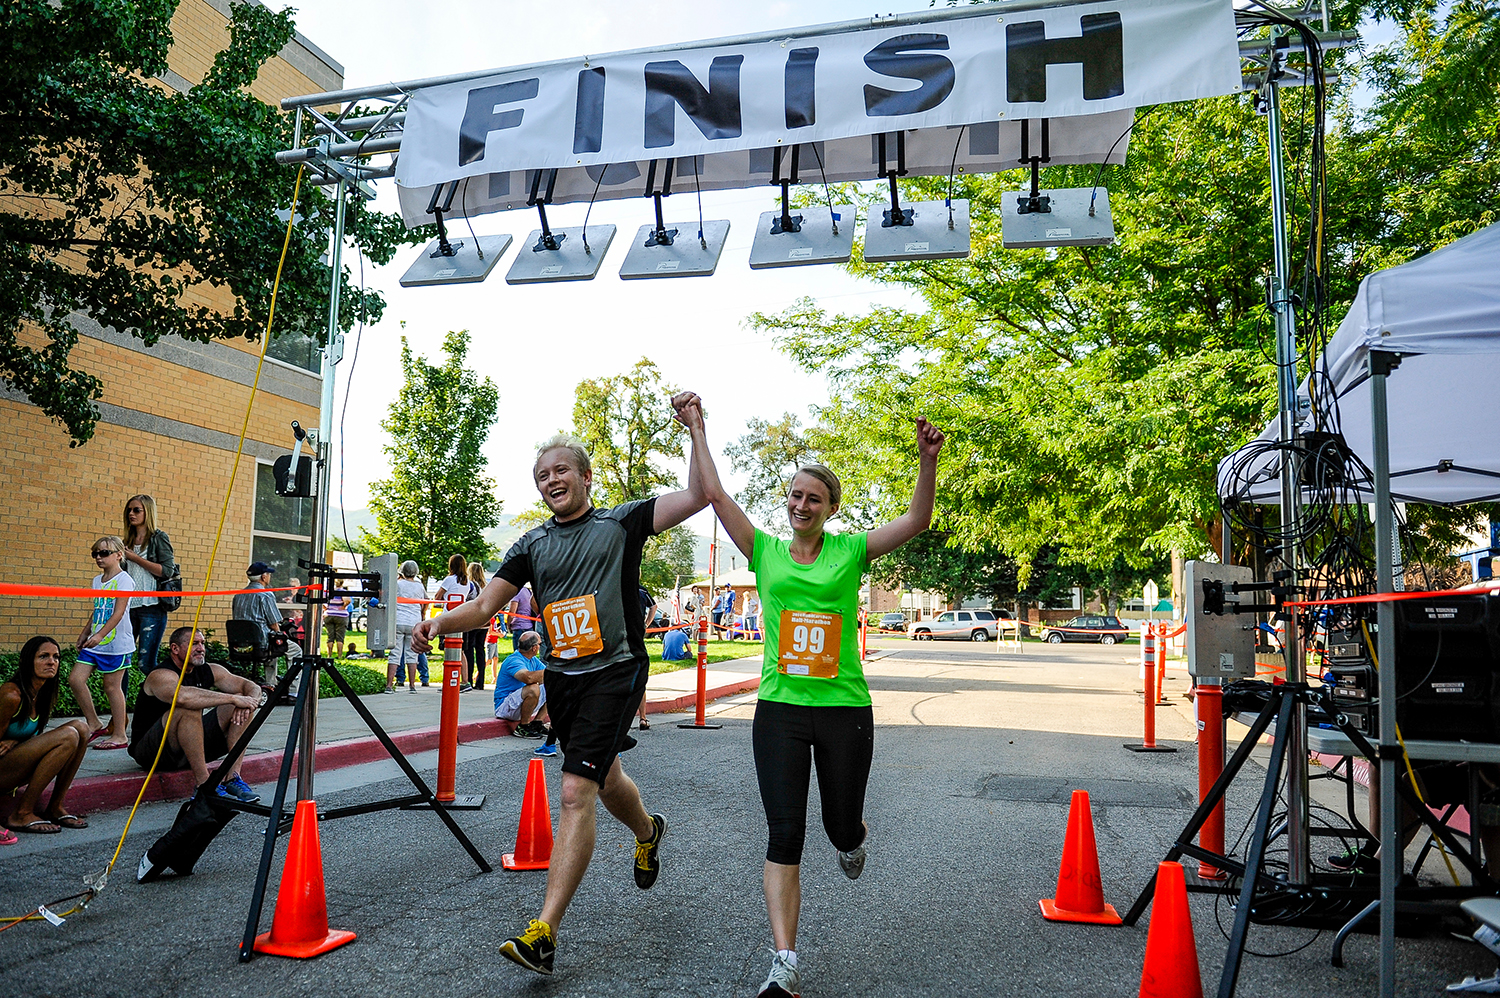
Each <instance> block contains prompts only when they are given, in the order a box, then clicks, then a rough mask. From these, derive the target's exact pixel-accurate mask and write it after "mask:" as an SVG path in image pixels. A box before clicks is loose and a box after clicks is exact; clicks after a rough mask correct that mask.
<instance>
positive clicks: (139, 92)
mask: <svg viewBox="0 0 1500 998" xmlns="http://www.w3.org/2000/svg"><path fill="white" fill-rule="evenodd" d="M176 8H177V0H133V2H126V0H110V2H95V0H8V2H7V3H6V4H5V5H4V6H3V8H0V90H3V91H4V93H5V95H6V96H5V98H4V100H3V103H0V278H3V279H0V378H3V379H4V381H5V383H6V384H7V385H9V386H11V387H13V388H16V389H19V390H21V391H23V392H25V393H26V395H27V396H28V397H29V398H30V399H31V401H32V402H34V403H35V404H36V405H38V406H40V407H41V409H42V411H43V412H45V413H46V414H47V415H48V416H49V417H51V418H53V419H55V420H57V421H59V422H61V423H62V424H64V425H65V426H66V427H67V429H68V432H69V434H70V435H71V437H72V440H73V443H74V444H75V445H76V444H80V443H84V442H86V441H87V440H89V439H90V437H92V435H93V431H94V423H95V420H96V419H97V418H98V412H97V409H96V407H95V405H94V401H95V400H96V399H98V398H100V397H102V395H103V381H102V380H101V379H100V377H99V376H98V375H96V374H92V373H89V372H87V371H85V370H82V369H81V368H79V367H75V366H74V365H73V358H72V350H73V347H74V345H75V344H76V342H77V338H78V332H77V331H76V330H75V329H74V327H73V325H72V324H71V322H70V318H71V317H72V316H73V315H74V314H75V313H85V314H87V315H90V316H92V317H93V318H94V319H95V320H97V321H98V322H100V323H101V324H103V325H105V326H111V327H114V328H116V329H119V330H123V331H128V332H129V333H131V334H132V335H134V336H137V337H139V338H140V339H141V340H142V341H144V342H145V343H146V344H148V345H150V344H154V343H156V342H157V340H159V339H160V338H161V337H162V336H165V335H168V334H176V335H178V336H181V337H184V338H186V339H189V340H194V341H198V342H207V341H209V340H213V339H232V338H245V339H251V340H254V339H258V338H259V337H260V336H261V334H262V330H263V328H264V325H265V321H266V314H267V311H268V309H269V305H270V298H271V287H272V283H273V278H274V276H275V272H276V265H277V258H278V256H279V254H280V252H281V247H282V242H283V239H284V236H285V229H286V222H285V221H284V220H282V219H278V218H277V216H276V212H277V210H278V209H280V210H283V211H285V210H286V209H287V207H288V206H289V205H290V202H291V199H292V189H293V182H294V174H293V172H292V171H290V170H288V169H286V168H285V167H281V166H278V165H276V162H275V158H274V157H275V153H276V152H277V151H279V150H281V149H285V148H287V147H288V146H289V145H290V141H291V125H290V118H289V116H288V115H286V114H283V113H282V112H281V111H280V110H278V109H276V108H273V107H271V106H270V105H267V104H265V103H263V102H262V101H260V100H258V99H256V98H255V97H253V96H251V94H250V93H249V86H250V84H251V83H252V82H253V81H254V80H255V78H256V75H257V73H258V72H259V70H260V67H261V66H262V65H263V64H264V63H265V62H266V60H268V59H270V58H271V57H273V56H274V55H275V54H276V53H277V52H278V51H280V50H281V48H282V47H283V46H284V45H285V44H286V43H287V42H288V41H290V40H291V38H292V34H293V24H292V12H291V11H284V12H281V13H275V12H272V11H271V10H269V9H267V8H266V7H263V6H261V5H260V4H252V3H242V4H235V5H233V8H232V13H231V23H230V43H229V47H228V48H226V49H225V50H224V51H222V52H220V53H219V54H218V55H217V56H216V58H215V60H214V63H213V66H212V68H211V69H210V70H209V71H208V73H207V75H206V76H205V77H204V79H203V80H202V82H200V83H198V84H197V85H196V86H194V87H193V88H192V89H191V90H190V91H189V92H187V93H185V94H184V93H177V92H176V91H174V90H171V89H170V88H168V87H166V86H165V85H163V84H162V83H161V82H159V80H158V79H155V78H159V77H161V76H162V75H163V74H164V73H165V72H166V69H167V55H168V51H169V50H170V48H171V46H172V35H171V27H170V22H171V19H172V15H173V13H174V12H175V10H176ZM351 208H352V211H351V213H350V216H349V219H348V222H347V227H346V232H347V233H348V234H349V237H350V239H351V240H353V241H354V242H355V243H356V244H357V245H359V246H360V247H362V249H363V250H364V252H365V253H366V254H367V255H368V256H369V257H370V259H371V260H372V261H373V262H375V263H386V262H388V261H389V260H390V258H391V256H392V254H393V253H394V251H395V249H396V248H397V246H398V245H400V244H401V243H404V242H409V241H411V240H413V239H416V238H421V237H422V236H423V234H422V233H417V232H412V233H408V232H407V231H406V230H405V228H404V227H403V226H402V224H401V221H400V219H398V218H396V217H395V216H388V215H384V214H380V213H375V212H370V211H366V210H362V209H360V208H359V207H358V206H357V205H355V204H354V202H352V201H351ZM332 209H333V203H332V201H331V199H330V198H329V197H327V196H326V195H324V194H323V193H321V192H320V191H318V190H317V189H315V188H313V187H311V186H310V185H308V184H306V183H304V184H303V185H302V195H301V199H300V205H299V209H298V225H297V226H295V227H294V231H293V237H292V241H291V246H290V249H289V251H288V254H287V260H286V266H285V270H284V272H283V273H282V276H281V288H280V293H279V297H278V301H277V310H276V317H277V327H278V329H279V330H281V331H284V332H289V333H290V332H300V333H304V334H306V335H309V336H311V337H313V338H314V339H317V340H319V341H321V340H322V338H323V337H324V336H325V335H326V333H325V330H324V326H325V324H326V319H325V316H326V314H327V312H326V310H327V299H328V280H329V278H328V269H327V267H326V266H324V265H323V264H321V263H320V262H319V256H320V255H321V254H322V253H323V252H324V251H325V250H326V249H327V232H328V231H329V229H330V228H331V220H332ZM340 279H341V286H342V291H341V293H342V295H343V299H342V300H343V302H344V309H343V312H342V316H343V321H344V323H345V328H349V327H350V326H352V324H353V323H354V322H356V321H359V320H361V319H362V320H364V321H374V320H376V319H378V318H379V316H380V313H381V310H382V309H383V307H384V302H383V300H382V299H381V297H380V296H379V295H378V294H375V293H373V292H361V291H360V289H359V288H358V287H356V286H353V285H351V284H350V281H349V278H348V274H347V272H346V273H345V274H343V275H341V278H340ZM225 291H227V292H228V295H227V301H228V304H227V306H226V307H218V306H216V305H214V304H210V302H211V301H212V300H213V299H215V297H216V296H224V292H225ZM221 300H223V298H222V297H221Z"/></svg>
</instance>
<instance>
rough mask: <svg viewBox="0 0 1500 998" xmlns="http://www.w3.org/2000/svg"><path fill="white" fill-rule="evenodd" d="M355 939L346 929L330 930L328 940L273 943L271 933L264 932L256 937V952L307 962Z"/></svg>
mask: <svg viewBox="0 0 1500 998" xmlns="http://www.w3.org/2000/svg"><path fill="white" fill-rule="evenodd" d="M354 938H355V937H354V933H352V932H349V931H346V930H344V929H329V930H328V937H327V938H326V939H310V940H304V941H301V942H289V943H278V942H272V940H271V933H269V932H262V933H261V934H260V935H258V936H256V937H255V952H257V953H269V954H271V955H272V956H290V957H295V958H296V959H298V960H306V959H307V958H308V957H310V956H321V955H322V954H324V953H327V952H328V951H329V950H331V949H338V948H339V947H340V946H343V945H344V944H345V943H352V942H354Z"/></svg>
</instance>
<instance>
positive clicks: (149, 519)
mask: <svg viewBox="0 0 1500 998" xmlns="http://www.w3.org/2000/svg"><path fill="white" fill-rule="evenodd" d="M137 501H139V502H140V504H141V509H144V510H145V511H146V515H145V516H144V517H142V523H143V524H144V525H145V528H146V536H145V537H143V538H141V543H142V544H144V543H146V542H148V541H150V540H151V535H152V534H154V533H156V500H155V499H153V498H151V497H150V496H148V495H146V493H144V492H142V493H141V494H140V495H135V496H131V497H130V498H129V499H126V500H125V508H126V509H129V508H130V504H131V503H133V502H137ZM124 518H125V532H124V534H123V535H122V536H124V537H129V536H130V514H129V513H125V514H124Z"/></svg>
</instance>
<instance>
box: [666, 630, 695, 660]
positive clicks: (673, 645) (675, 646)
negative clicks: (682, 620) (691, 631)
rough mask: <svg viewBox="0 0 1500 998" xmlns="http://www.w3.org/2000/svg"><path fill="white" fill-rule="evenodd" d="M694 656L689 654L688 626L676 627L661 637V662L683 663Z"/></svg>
mask: <svg viewBox="0 0 1500 998" xmlns="http://www.w3.org/2000/svg"><path fill="white" fill-rule="evenodd" d="M689 658H692V655H691V654H690V653H689V652H688V625H686V624H683V625H682V626H681V627H674V628H672V629H671V630H670V631H668V632H667V633H665V634H663V635H662V636H661V660H662V661H663V662H682V661H685V660H687V659H689Z"/></svg>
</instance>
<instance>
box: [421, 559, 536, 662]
mask: <svg viewBox="0 0 1500 998" xmlns="http://www.w3.org/2000/svg"><path fill="white" fill-rule="evenodd" d="M520 591H521V590H520V587H519V586H516V585H513V584H512V583H509V582H507V581H505V580H504V579H502V578H500V576H498V575H497V576H495V577H494V578H493V579H490V581H489V584H488V585H486V586H485V587H484V588H483V589H481V590H480V591H479V595H478V596H476V597H474V598H473V599H471V600H469V602H467V603H465V604H463V605H462V606H460V607H458V608H457V609H456V610H449V611H447V612H446V613H440V614H438V615H437V616H436V617H428V618H427V619H426V620H423V621H421V622H420V623H418V624H417V626H416V627H413V628H412V631H411V646H412V648H413V649H415V650H416V651H418V652H421V653H422V654H424V655H425V654H426V653H427V652H429V651H431V650H432V639H433V638H435V637H437V636H438V635H439V634H453V633H455V632H457V631H473V630H477V629H479V628H481V627H487V626H489V621H490V618H491V617H493V616H494V615H495V614H497V613H499V612H500V610H501V609H502V608H504V607H505V606H507V605H509V603H510V601H511V600H512V599H514V598H515V595H516V593H518V592H520Z"/></svg>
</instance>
